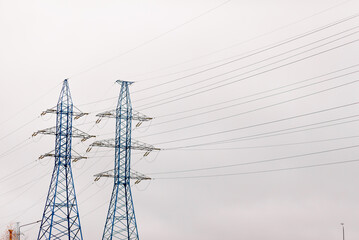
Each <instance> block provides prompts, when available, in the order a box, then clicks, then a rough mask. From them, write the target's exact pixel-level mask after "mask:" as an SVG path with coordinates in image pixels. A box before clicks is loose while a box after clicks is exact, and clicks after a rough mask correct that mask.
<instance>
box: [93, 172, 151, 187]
mask: <svg viewBox="0 0 359 240" xmlns="http://www.w3.org/2000/svg"><path fill="white" fill-rule="evenodd" d="M94 177H95V179H94V181H95V182H97V181H98V180H100V178H102V177H108V178H114V177H115V174H114V170H113V169H111V170H108V171H104V172H101V173H98V174H95V175H94ZM130 178H131V179H134V180H136V181H135V184H138V183H140V182H141V181H142V180H152V178H150V177H148V176H146V175H144V174H142V173H139V172H137V171H135V170H131V174H130Z"/></svg>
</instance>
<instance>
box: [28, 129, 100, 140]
mask: <svg viewBox="0 0 359 240" xmlns="http://www.w3.org/2000/svg"><path fill="white" fill-rule="evenodd" d="M37 134H44V135H56V127H50V128H45V129H43V130H39V131H37V132H34V133H33V134H32V136H33V137H35V136H36V135H37ZM72 137H74V138H82V139H81V141H82V142H84V141H86V140H87V139H90V138H93V137H96V136H94V135H90V134H87V133H85V132H84V131H82V130H80V129H78V128H75V127H73V130H72Z"/></svg>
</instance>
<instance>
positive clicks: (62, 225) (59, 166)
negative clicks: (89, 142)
mask: <svg viewBox="0 0 359 240" xmlns="http://www.w3.org/2000/svg"><path fill="white" fill-rule="evenodd" d="M73 115H74V113H73V103H72V99H71V94H70V89H69V85H68V81H67V80H65V81H64V83H63V86H62V90H61V93H60V97H59V101H58V103H57V108H56V116H57V117H56V132H55V134H56V142H55V154H54V155H53V156H54V157H55V167H54V170H53V172H52V177H51V183H50V188H49V192H48V195H47V199H46V204H45V209H44V213H43V216H42V220H41V225H40V231H39V235H38V237H37V239H38V240H40V239H48V240H50V239H54V240H59V239H68V240H70V239H81V240H82V231H81V225H80V218H79V211H78V207H77V200H76V194H75V187H74V181H73V176H72V170H71V158H72V157H71V142H72V135H73V132H72V118H73Z"/></svg>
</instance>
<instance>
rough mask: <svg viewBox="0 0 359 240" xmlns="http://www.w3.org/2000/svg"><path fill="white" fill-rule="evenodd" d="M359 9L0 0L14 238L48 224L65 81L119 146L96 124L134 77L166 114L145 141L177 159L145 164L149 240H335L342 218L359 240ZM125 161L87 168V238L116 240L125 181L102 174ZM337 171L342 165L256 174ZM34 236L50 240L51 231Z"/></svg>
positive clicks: (1, 136) (142, 133) (306, 4)
mask: <svg viewBox="0 0 359 240" xmlns="http://www.w3.org/2000/svg"><path fill="white" fill-rule="evenodd" d="M356 14H359V2H358V1H356V0H352V1H339V0H315V1H313V0H312V1H309V0H304V1H297V0H291V1H284V0H267V1H259V0H258V1H253V0H252V1H249V0H231V1H225V0H206V1H204V0H196V1H178V0H170V1H168V0H167V1H163V0H149V1H133V0H132V1H94V0H90V1H89V0H86V1H85V0H78V1H44V0H33V1H24V0H11V1H9V0H8V1H6V0H0V30H1V37H0V53H1V54H0V66H1V70H0V79H1V81H0V84H1V85H0V89H1V94H0V106H1V118H0V142H1V143H0V144H1V147H0V228H1V229H0V231H5V229H6V226H7V225H9V224H11V223H14V222H20V224H26V223H30V222H33V221H37V220H39V219H41V216H42V213H43V208H44V204H45V198H46V194H47V191H48V186H49V183H50V178H51V170H52V169H53V163H54V159H50V158H45V159H42V160H37V158H38V157H39V156H40V155H41V154H44V153H47V152H50V151H51V150H53V148H54V145H55V142H54V136H37V137H35V138H31V134H32V133H33V132H35V131H37V130H40V129H44V128H47V127H51V126H54V125H55V116H51V115H50V114H49V115H45V116H44V117H39V115H40V113H41V112H42V111H43V110H45V109H47V108H51V107H53V106H55V105H56V103H57V99H58V96H59V93H60V90H61V84H62V81H63V79H65V78H69V84H70V89H71V92H72V97H73V101H74V104H75V106H77V107H78V108H80V109H81V110H82V111H83V112H89V113H90V115H89V116H88V117H86V118H82V119H79V120H76V121H75V122H74V126H75V127H77V128H79V129H81V130H83V131H86V132H88V133H90V134H94V135H97V137H96V139H97V140H100V139H106V138H111V137H114V127H115V121H114V120H113V119H109V120H106V119H104V120H102V121H101V123H100V124H98V125H94V122H95V120H96V117H95V114H97V113H99V112H101V111H105V110H110V109H113V108H114V107H115V105H116V98H117V96H118V93H119V86H118V85H115V84H114V82H115V80H117V79H123V80H129V81H135V84H133V85H132V86H131V97H132V103H133V108H134V109H135V110H140V111H141V112H142V113H144V114H146V115H148V116H152V117H154V118H155V119H154V120H153V121H152V122H151V123H144V124H142V125H141V127H140V128H138V129H135V130H134V131H133V139H138V140H141V141H143V142H146V143H149V144H154V145H156V146H158V147H161V148H163V149H164V150H163V151H161V152H160V153H159V154H157V153H154V152H153V153H151V154H150V155H149V156H148V157H147V158H141V157H142V154H143V153H141V152H140V153H138V152H135V151H134V152H133V155H132V164H133V169H135V170H137V171H139V172H142V173H145V174H147V175H148V176H151V177H153V178H154V180H153V181H150V182H141V183H140V184H138V185H135V186H133V190H132V191H133V200H134V207H135V212H136V217H137V224H138V230H139V235H140V238H141V239H147V240H154V239H156V240H162V239H171V240H183V239H193V240H194V239H203V240H204V239H206V240H218V239H228V240H230V239H231V240H236V239H250V240H262V239H276V240H288V239H290V240H303V239H308V240H318V239H325V240H336V239H341V226H340V223H342V222H344V223H345V229H346V239H347V240H351V239H353V240H354V239H358V238H359V221H358V216H359V205H358V202H359V192H358V181H359V164H358V163H359V162H358V161H353V162H346V161H350V160H358V159H359V146H358V140H359V134H358V131H357V129H358V127H359V124H358V120H359V115H358V114H359V111H358V107H359V104H358V103H357V102H358V101H359V98H358V91H359V82H357V81H358V80H359V73H358V72H357V71H359V66H356V65H357V64H359V57H358V56H359V42H358V40H359V32H358V31H359V16H356ZM349 17H351V18H350V19H349ZM338 21H342V22H341V23H338ZM336 22H337V23H336ZM334 23H336V24H334ZM324 26H326V27H325V28H323V27H324ZM313 30H316V31H315V32H313ZM304 33H305V34H307V35H306V36H302V37H298V38H296V39H293V38H294V37H297V36H301V34H304ZM288 39H292V40H291V41H290V42H288V43H284V41H286V40H288ZM279 43H282V44H279ZM278 44H279V45H278ZM277 45H278V46H277ZM268 47H272V48H271V49H267V48H268ZM231 60H235V61H233V62H231V63H229V61H231ZM221 64H223V65H221ZM209 68H212V69H209ZM315 77H316V78H315ZM304 80H307V81H305V82H304ZM225 84H226V85H225ZM290 84H293V85H290ZM286 85H290V86H287V87H283V86H286ZM273 89H276V90H273ZM204 90H208V91H204ZM202 91H204V92H202ZM263 91H266V92H265V93H262V92H263ZM285 91H286V92H285ZM192 93H198V94H196V95H193V96H192ZM182 96H185V98H183V99H177V98H180V97H182ZM102 100H104V101H102ZM170 100H175V101H172V102H169V101H170ZM94 102H95V103H94ZM222 102H225V103H223V104H219V103H222ZM232 105H233V106H232ZM192 109H196V110H193V111H188V110H192ZM183 111H187V112H183ZM206 112H208V113H206ZM314 112H318V113H314ZM174 113H178V114H174ZM309 113H310V114H309ZM169 114H171V115H169ZM305 114H307V115H305ZM299 115H305V116H301V117H298V116H299ZM357 115H358V116H357ZM287 118H290V119H287ZM280 119H287V120H281V121H278V120H280ZM272 121H277V122H276V123H269V122H272ZM325 121H328V122H326V123H325ZM263 123H265V124H263ZM135 124H136V123H134V124H133V125H135ZM192 125H193V126H192ZM306 125H310V126H308V127H303V126H306ZM329 125H330V126H329ZM311 128H315V129H311ZM234 129H237V130H235V131H234ZM283 129H292V130H283ZM304 129H307V130H305V131H304ZM222 131H226V132H225V133H220V134H212V133H216V132H222ZM294 131H295V132H294ZM269 132H273V134H274V132H275V134H276V135H275V136H266V137H264V136H265V133H269ZM283 133H286V134H283ZM206 134H212V135H209V136H203V137H199V136H201V135H206ZM273 134H269V135H273ZM267 135H268V134H267ZM248 136H252V138H248ZM253 136H256V137H253ZM185 138H190V139H187V140H185ZM181 139H182V140H181ZM230 139H232V141H228V140H230ZM233 139H236V140H233ZM92 141H93V140H89V141H87V142H84V143H78V140H76V139H74V141H73V143H74V146H73V149H74V150H76V151H77V152H78V153H80V154H85V151H86V148H87V146H88V144H90V143H91V142H92ZM207 143H213V144H207ZM192 145H193V146H194V147H191V148H189V147H188V146H192ZM198 145H201V146H198ZM186 146H187V147H186ZM176 147H185V148H181V149H172V150H171V149H168V148H176ZM113 153H114V152H113V150H111V149H95V148H94V149H93V150H92V151H91V152H90V153H89V154H87V156H88V157H89V158H88V159H87V160H83V161H80V162H76V163H74V164H73V175H74V181H75V187H76V192H77V199H78V205H79V211H80V219H81V224H82V228H83V236H84V239H87V240H96V239H100V238H101V236H102V231H103V227H104V223H105V217H106V213H107V208H108V202H109V198H110V193H111V189H112V179H101V180H100V181H99V182H96V183H94V182H93V179H94V178H93V175H94V174H96V173H98V172H101V171H105V170H108V169H111V167H112V166H113V160H114V156H113ZM298 155H300V156H298ZM303 155H305V156H303ZM295 156H296V157H295ZM278 158H280V160H279V159H278ZM270 159H277V160H276V161H269V162H262V163H257V164H251V165H239V164H241V163H248V162H257V161H265V160H270ZM327 163H338V164H333V165H328V166H320V167H312V168H303V169H295V170H285V171H273V172H267V173H257V174H254V173H252V174H243V173H249V172H258V171H268V170H276V169H277V170H278V169H283V168H295V167H304V166H313V165H321V164H327ZM339 163H340V164H339ZM228 165H236V166H231V167H223V166H228ZM211 167H221V168H214V169H210V170H195V169H201V168H211ZM182 170H190V171H189V172H178V173H173V172H174V171H182ZM161 172H172V173H168V174H156V173H161ZM241 173H242V174H241ZM9 174H10V176H9ZM228 174H232V175H229V176H223V175H228ZM213 175H215V176H213ZM208 176H212V177H208ZM184 177H189V178H184ZM166 178H167V179H166ZM168 178H175V179H168ZM22 230H23V231H24V234H25V235H24V238H23V239H29V240H32V239H36V237H37V233H38V230H39V225H33V226H29V227H24V228H23V229H22Z"/></svg>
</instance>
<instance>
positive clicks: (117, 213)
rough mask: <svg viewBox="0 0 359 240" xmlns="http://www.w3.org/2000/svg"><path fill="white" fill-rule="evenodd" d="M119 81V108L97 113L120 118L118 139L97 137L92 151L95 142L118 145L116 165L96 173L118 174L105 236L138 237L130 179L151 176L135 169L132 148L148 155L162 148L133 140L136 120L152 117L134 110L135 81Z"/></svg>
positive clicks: (134, 239)
mask: <svg viewBox="0 0 359 240" xmlns="http://www.w3.org/2000/svg"><path fill="white" fill-rule="evenodd" d="M117 83H119V84H121V90H120V95H119V99H118V103H117V108H116V111H107V112H104V113H100V114H97V116H99V117H100V119H101V118H102V117H110V118H116V134H115V139H108V140H102V141H95V142H93V143H92V144H91V145H90V147H89V149H88V151H90V150H91V148H92V147H94V146H96V147H112V148H115V164H114V169H111V170H109V171H106V172H102V173H99V174H96V175H95V177H96V179H95V181H97V180H98V179H99V178H101V177H112V178H114V186H113V189H112V194H111V200H110V206H109V209H108V212H107V217H106V223H105V228H104V232H103V235H102V239H103V240H110V239H111V240H112V239H121V240H138V239H139V237H138V230H137V223H136V217H135V211H134V207H133V201H132V193H131V185H130V179H136V183H138V182H139V181H141V180H149V179H150V178H148V177H146V176H145V175H143V174H140V173H137V172H135V171H131V149H136V150H144V151H146V153H145V155H148V153H149V152H150V151H152V150H160V149H158V148H155V147H153V146H152V145H149V144H144V143H140V142H137V141H134V142H132V141H131V131H132V120H138V121H139V124H137V126H139V125H140V123H141V122H143V121H148V120H151V118H149V117H147V116H145V115H143V114H140V113H138V112H134V113H133V111H132V105H131V100H130V93H129V85H131V84H132V82H127V81H117ZM100 119H99V121H100ZM99 121H98V122H99Z"/></svg>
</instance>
